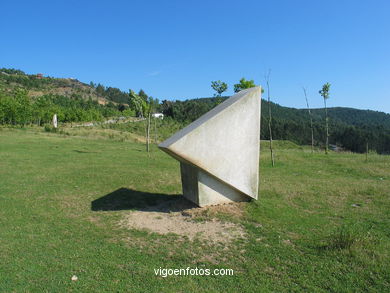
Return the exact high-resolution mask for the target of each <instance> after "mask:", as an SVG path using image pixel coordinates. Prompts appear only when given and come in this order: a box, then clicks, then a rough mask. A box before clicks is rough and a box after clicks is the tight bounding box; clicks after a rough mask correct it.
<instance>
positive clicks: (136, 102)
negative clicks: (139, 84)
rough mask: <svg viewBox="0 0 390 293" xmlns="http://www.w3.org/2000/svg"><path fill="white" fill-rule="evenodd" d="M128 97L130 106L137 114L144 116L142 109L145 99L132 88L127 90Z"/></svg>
mask: <svg viewBox="0 0 390 293" xmlns="http://www.w3.org/2000/svg"><path fill="white" fill-rule="evenodd" d="M129 97H130V107H131V108H132V109H134V110H135V111H136V113H137V116H140V117H141V118H144V109H145V104H146V101H145V100H144V99H142V98H141V97H140V96H139V95H137V94H136V93H135V92H134V91H132V90H129Z"/></svg>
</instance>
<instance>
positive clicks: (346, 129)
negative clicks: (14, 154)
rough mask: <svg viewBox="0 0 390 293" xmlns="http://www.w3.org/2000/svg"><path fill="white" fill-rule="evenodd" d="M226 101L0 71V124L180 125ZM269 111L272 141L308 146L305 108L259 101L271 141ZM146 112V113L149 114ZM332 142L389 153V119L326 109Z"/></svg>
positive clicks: (318, 113) (316, 123)
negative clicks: (160, 118)
mask: <svg viewBox="0 0 390 293" xmlns="http://www.w3.org/2000/svg"><path fill="white" fill-rule="evenodd" d="M226 98H227V97H215V98H199V99H190V100H185V101H168V100H164V101H162V103H159V102H158V100H157V99H153V98H151V97H148V95H147V94H146V93H145V92H144V91H143V90H140V91H139V92H138V94H136V93H135V92H133V91H131V90H130V91H129V92H128V93H126V92H123V91H121V90H120V89H118V88H115V87H106V86H103V85H101V84H97V85H96V84H94V83H93V82H91V83H90V84H86V83H82V82H80V81H78V80H77V79H73V78H67V79H65V78H53V77H45V76H43V75H41V74H26V73H24V72H23V71H21V70H16V69H6V68H2V69H0V123H1V124H11V125H26V124H33V123H34V124H38V125H43V124H44V123H48V122H50V120H51V117H52V116H53V114H54V113H56V114H58V117H59V119H60V121H62V122H73V121H91V120H103V119H104V118H107V117H111V116H115V115H116V116H119V115H120V116H131V115H136V114H137V115H141V116H143V117H145V115H146V111H149V110H151V109H152V111H161V112H163V113H164V114H165V115H166V116H168V117H171V118H172V119H174V120H176V121H178V122H181V123H182V124H183V125H184V124H185V123H189V122H192V121H194V120H195V119H197V118H199V117H200V116H201V115H203V114H204V113H206V112H207V111H209V110H210V109H212V108H213V107H215V106H216V105H218V104H219V103H221V102H223V101H224V100H225V99H226ZM269 106H270V107H271V110H272V130H273V138H274V139H284V140H291V141H294V142H296V143H298V144H310V143H311V131H310V118H309V114H308V111H307V109H295V108H289V107H283V106H280V105H278V104H276V103H272V102H271V103H268V102H267V101H265V100H263V101H262V117H261V138H262V139H269V134H268V133H269V132H268V107H269ZM148 109H149V110H148ZM328 115H329V123H330V125H329V126H330V143H331V144H337V145H339V146H341V147H344V148H345V149H347V150H351V151H355V152H364V151H365V150H366V147H367V143H368V147H369V148H370V149H372V150H375V151H377V152H379V153H390V114H386V113H383V112H377V111H371V110H358V109H353V108H343V107H336V108H329V109H328ZM312 117H313V129H314V139H315V144H316V145H317V146H322V145H323V144H324V139H325V130H324V124H325V112H324V110H323V109H313V110H312Z"/></svg>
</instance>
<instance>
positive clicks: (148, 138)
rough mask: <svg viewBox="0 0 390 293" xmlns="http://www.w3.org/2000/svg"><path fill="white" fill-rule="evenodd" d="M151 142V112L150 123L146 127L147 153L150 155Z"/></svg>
mask: <svg viewBox="0 0 390 293" xmlns="http://www.w3.org/2000/svg"><path fill="white" fill-rule="evenodd" d="M149 142H150V112H149V114H148V122H147V127H146V151H147V152H148V153H149Z"/></svg>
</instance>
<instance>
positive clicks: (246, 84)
mask: <svg viewBox="0 0 390 293" xmlns="http://www.w3.org/2000/svg"><path fill="white" fill-rule="evenodd" d="M255 86H256V85H255V82H254V81H253V80H246V79H245V78H244V77H243V78H241V79H240V82H239V83H236V84H235V85H234V92H235V93H238V92H239V91H242V90H245V89H249V88H251V87H255Z"/></svg>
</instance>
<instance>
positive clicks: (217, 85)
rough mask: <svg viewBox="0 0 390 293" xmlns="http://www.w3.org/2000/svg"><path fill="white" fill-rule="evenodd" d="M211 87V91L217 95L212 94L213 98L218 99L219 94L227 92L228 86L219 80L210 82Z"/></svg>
mask: <svg viewBox="0 0 390 293" xmlns="http://www.w3.org/2000/svg"><path fill="white" fill-rule="evenodd" d="M211 87H212V88H213V90H215V91H216V92H217V93H216V94H214V97H220V96H221V94H222V93H223V92H224V91H226V90H227V88H228V85H227V84H226V83H224V82H222V81H220V80H218V81H212V82H211Z"/></svg>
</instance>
